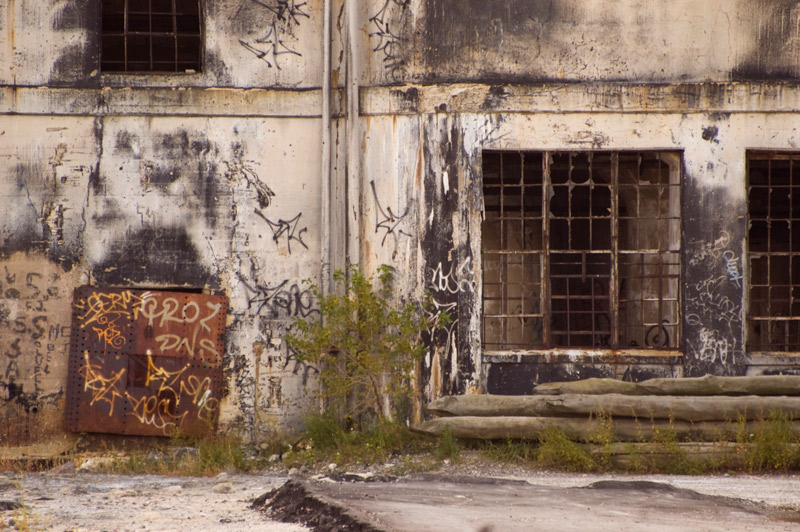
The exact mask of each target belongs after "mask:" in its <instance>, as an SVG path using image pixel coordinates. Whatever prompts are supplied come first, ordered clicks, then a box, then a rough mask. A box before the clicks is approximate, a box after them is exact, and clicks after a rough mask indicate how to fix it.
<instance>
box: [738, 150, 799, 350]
mask: <svg viewBox="0 0 800 532" xmlns="http://www.w3.org/2000/svg"><path fill="white" fill-rule="evenodd" d="M747 194H748V198H747V213H748V218H749V224H748V227H749V231H748V236H747V261H748V265H749V275H748V281H749V290H748V294H749V302H748V312H747V350H748V351H800V153H794V154H780V153H748V156H747Z"/></svg>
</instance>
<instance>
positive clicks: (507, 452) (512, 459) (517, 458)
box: [478, 439, 539, 465]
mask: <svg viewBox="0 0 800 532" xmlns="http://www.w3.org/2000/svg"><path fill="white" fill-rule="evenodd" d="M478 448H479V449H480V450H481V451H482V454H483V455H484V456H486V458H488V459H489V460H492V461H495V462H500V463H508V464H518V465H534V464H535V463H536V461H537V459H538V457H539V450H538V446H537V444H536V443H535V442H531V441H529V440H512V439H507V440H505V441H503V442H493V441H487V442H481V444H480V445H479V447H478Z"/></svg>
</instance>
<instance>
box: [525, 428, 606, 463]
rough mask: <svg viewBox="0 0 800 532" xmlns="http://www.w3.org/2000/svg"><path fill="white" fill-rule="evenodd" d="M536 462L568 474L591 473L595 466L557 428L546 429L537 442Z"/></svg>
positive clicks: (587, 454) (585, 453)
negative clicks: (568, 472)
mask: <svg viewBox="0 0 800 532" xmlns="http://www.w3.org/2000/svg"><path fill="white" fill-rule="evenodd" d="M537 461H538V463H539V464H540V465H542V466H544V467H550V468H554V469H559V470H562V471H570V472H584V471H593V470H595V469H597V464H596V463H595V461H594V460H593V459H592V457H591V456H590V455H589V453H587V452H586V451H584V450H583V449H582V448H581V447H580V445H578V444H577V443H576V442H574V441H572V440H571V439H570V438H569V436H567V435H566V433H565V432H564V431H563V430H561V429H560V428H558V427H548V428H547V429H545V431H544V432H543V433H542V436H541V439H540V440H539V454H538V457H537Z"/></svg>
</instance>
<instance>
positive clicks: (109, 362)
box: [67, 286, 227, 436]
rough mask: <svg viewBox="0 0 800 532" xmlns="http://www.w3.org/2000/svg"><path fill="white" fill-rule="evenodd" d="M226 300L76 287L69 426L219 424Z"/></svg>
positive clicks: (124, 429)
mask: <svg viewBox="0 0 800 532" xmlns="http://www.w3.org/2000/svg"><path fill="white" fill-rule="evenodd" d="M226 312H227V302H226V300H225V298H224V297H223V296H215V295H207V294H195V293H184V292H164V291H157V290H130V289H124V288H123V289H120V288H110V289H107V288H95V287H88V286H84V287H80V288H77V289H76V290H75V293H74V300H73V314H72V337H71V342H70V361H69V381H68V385H67V428H68V429H70V430H72V431H76V432H107V433H116V434H138V435H154V436H163V435H168V434H170V433H171V432H172V431H174V430H176V429H177V430H179V431H180V432H181V433H183V434H187V435H201V434H204V433H207V432H208V431H209V429H212V430H213V429H214V428H215V427H216V422H217V415H218V413H219V401H220V398H221V392H222V386H223V379H222V355H223V352H224V346H225V342H224V333H225V315H226Z"/></svg>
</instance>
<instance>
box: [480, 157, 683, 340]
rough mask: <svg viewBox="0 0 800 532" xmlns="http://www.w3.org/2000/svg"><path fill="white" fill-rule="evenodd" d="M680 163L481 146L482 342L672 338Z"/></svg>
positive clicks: (675, 335) (674, 337)
mask: <svg viewBox="0 0 800 532" xmlns="http://www.w3.org/2000/svg"><path fill="white" fill-rule="evenodd" d="M680 169H681V164H680V155H679V154H677V153H673V152H583V153H557V152H484V154H483V192H484V222H483V226H482V248H483V249H482V259H483V313H482V333H483V346H484V349H486V350H489V351H491V350H507V349H535V348H555V347H582V348H595V347H600V348H613V349H617V348H656V349H657V348H662V349H667V348H676V347H677V346H678V342H679V337H678V335H679V327H678V324H679V318H678V314H679V312H678V310H679V299H678V295H679V282H680V196H679V193H680V181H681V180H680V176H681V174H680Z"/></svg>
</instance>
